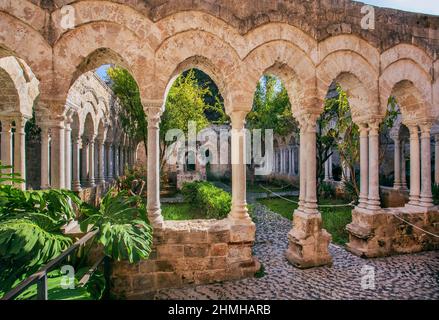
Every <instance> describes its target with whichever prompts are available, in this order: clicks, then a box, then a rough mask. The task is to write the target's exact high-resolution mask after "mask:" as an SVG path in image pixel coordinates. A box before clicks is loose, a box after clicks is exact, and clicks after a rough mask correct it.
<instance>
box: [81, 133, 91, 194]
mask: <svg viewBox="0 0 439 320" xmlns="http://www.w3.org/2000/svg"><path fill="white" fill-rule="evenodd" d="M88 143H89V140H88V138H87V137H83V138H82V151H81V152H82V157H81V158H82V159H81V162H82V165H81V185H82V186H87V187H88V186H89V185H90V182H89V179H88V178H89V162H88V158H89V156H88V154H89V150H90V149H89V146H88Z"/></svg>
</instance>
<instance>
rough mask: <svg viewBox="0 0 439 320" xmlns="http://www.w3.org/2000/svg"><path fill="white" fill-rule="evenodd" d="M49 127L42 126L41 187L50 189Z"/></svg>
mask: <svg viewBox="0 0 439 320" xmlns="http://www.w3.org/2000/svg"><path fill="white" fill-rule="evenodd" d="M49 169H50V168H49V129H48V128H47V127H46V126H42V127H41V189H43V190H45V189H49V188H50V183H49Z"/></svg>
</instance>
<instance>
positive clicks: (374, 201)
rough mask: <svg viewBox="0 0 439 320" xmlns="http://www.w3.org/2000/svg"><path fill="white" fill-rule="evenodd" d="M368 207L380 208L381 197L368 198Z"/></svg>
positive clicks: (372, 208) (370, 208) (371, 208)
mask: <svg viewBox="0 0 439 320" xmlns="http://www.w3.org/2000/svg"><path fill="white" fill-rule="evenodd" d="M367 209H369V210H380V209H381V202H380V199H379V198H378V199H368V200H367Z"/></svg>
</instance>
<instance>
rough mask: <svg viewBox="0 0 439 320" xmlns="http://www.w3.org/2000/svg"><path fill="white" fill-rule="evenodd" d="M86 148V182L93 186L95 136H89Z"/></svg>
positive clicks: (94, 184)
mask: <svg viewBox="0 0 439 320" xmlns="http://www.w3.org/2000/svg"><path fill="white" fill-rule="evenodd" d="M88 148H89V151H88V166H89V167H88V168H89V171H88V183H89V186H90V187H95V186H96V181H95V137H91V138H90V142H89V144H88Z"/></svg>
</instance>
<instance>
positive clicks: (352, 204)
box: [259, 185, 439, 238]
mask: <svg viewBox="0 0 439 320" xmlns="http://www.w3.org/2000/svg"><path fill="white" fill-rule="evenodd" d="M259 186H260V187H261V188H262V189H265V190H267V191H269V192H270V193H272V194H274V195H275V196H277V197H279V198H281V199H283V200H286V201H288V202H291V203H294V204H299V202H296V201H293V200H291V199H288V198H285V197H283V196H281V195H280V194H277V193H276V192H273V191H271V190H270V189H267V188H265V187H264V186H262V185H259ZM318 206H319V207H321V208H322V207H324V208H333V207H348V206H352V207H353V206H354V202H351V203H348V204H339V205H337V204H334V205H318ZM392 214H393V216H394V217H395V218H397V219H399V220H401V221H402V222H404V223H406V224H408V225H410V226H412V227H413V228H415V229H418V230H420V231H422V232H425V233H427V234H429V235H431V236H433V237H436V238H439V235H437V234H434V233H431V232H429V231H427V230H424V229H422V228H420V227H418V226H416V225H414V224H413V223H410V222H409V221H407V220H405V219H403V218H401V217H400V216H398V215H397V214H396V213H392Z"/></svg>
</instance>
